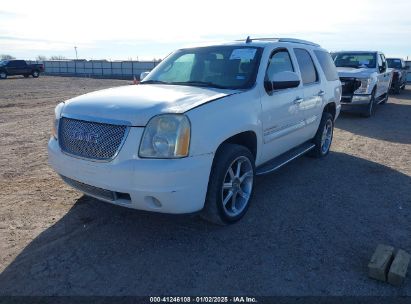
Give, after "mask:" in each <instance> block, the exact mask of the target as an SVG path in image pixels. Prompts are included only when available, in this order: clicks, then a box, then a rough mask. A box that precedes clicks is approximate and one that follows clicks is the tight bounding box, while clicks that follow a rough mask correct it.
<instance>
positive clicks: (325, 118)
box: [308, 112, 334, 158]
mask: <svg viewBox="0 0 411 304" xmlns="http://www.w3.org/2000/svg"><path fill="white" fill-rule="evenodd" d="M326 127H327V128H328V127H331V131H330V132H331V138H330V140H329V143H328V144H327V148H326V149H323V147H325V146H323V140H322V139H323V133H324V129H325V128H326ZM333 135H334V117H333V116H332V115H331V114H330V113H328V112H324V113H323V115H322V117H321V122H320V125H319V126H318V130H317V133H315V136H314V138H313V139H312V142H313V144H315V147H314V148H313V149H312V150H311V151H310V152H309V153H308V155H309V156H311V157H315V158H322V157H325V156H327V154H328V153H329V152H330V147H331V143H332V140H333Z"/></svg>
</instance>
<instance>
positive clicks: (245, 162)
mask: <svg viewBox="0 0 411 304" xmlns="http://www.w3.org/2000/svg"><path fill="white" fill-rule="evenodd" d="M253 179H254V171H253V166H252V164H251V162H250V160H249V159H248V158H247V157H245V156H240V157H237V158H236V159H235V160H234V161H233V162H232V163H231V164H230V166H229V167H228V169H227V171H226V174H225V177H224V182H223V185H222V189H221V196H222V202H223V208H224V212H225V213H226V214H227V215H228V216H230V217H235V216H237V215H239V214H240V213H241V212H242V211H243V210H244V208H245V207H246V206H247V204H248V202H249V200H250V196H251V193H252V190H253Z"/></svg>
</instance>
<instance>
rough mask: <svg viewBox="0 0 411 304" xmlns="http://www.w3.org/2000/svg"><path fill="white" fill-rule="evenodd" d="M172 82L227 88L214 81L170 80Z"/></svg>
mask: <svg viewBox="0 0 411 304" xmlns="http://www.w3.org/2000/svg"><path fill="white" fill-rule="evenodd" d="M172 84H178V85H192V86H199V87H213V88H217V89H229V88H227V87H225V86H222V85H219V84H217V83H214V82H207V81H180V82H172Z"/></svg>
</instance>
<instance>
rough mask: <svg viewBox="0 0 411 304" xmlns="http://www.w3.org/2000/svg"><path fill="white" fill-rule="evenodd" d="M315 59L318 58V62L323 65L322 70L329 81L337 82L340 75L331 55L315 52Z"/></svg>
mask: <svg viewBox="0 0 411 304" xmlns="http://www.w3.org/2000/svg"><path fill="white" fill-rule="evenodd" d="M314 54H315V57H317V59H318V62H319V63H320V65H321V68H322V70H323V71H324V74H325V78H327V80H328V81H332V80H337V79H338V74H337V70H336V68H335V64H334V61H333V60H332V58H331V56H330V54H328V53H327V52H324V51H318V50H315V51H314Z"/></svg>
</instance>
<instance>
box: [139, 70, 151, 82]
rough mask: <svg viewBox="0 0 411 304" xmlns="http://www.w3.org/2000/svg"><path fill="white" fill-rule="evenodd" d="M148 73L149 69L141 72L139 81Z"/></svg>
mask: <svg viewBox="0 0 411 304" xmlns="http://www.w3.org/2000/svg"><path fill="white" fill-rule="evenodd" d="M148 74H150V72H149V71H145V72H143V73H141V74H140V81H142V80H143V79H144V78H146V76H147V75H148Z"/></svg>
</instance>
